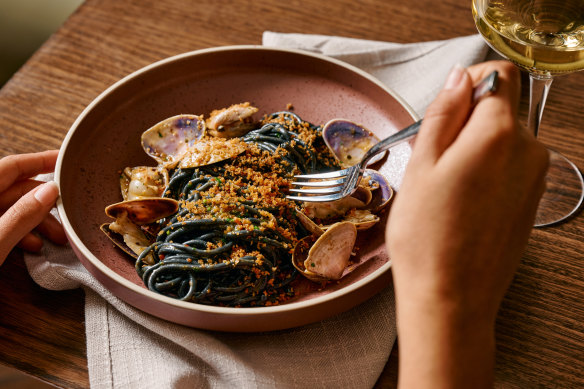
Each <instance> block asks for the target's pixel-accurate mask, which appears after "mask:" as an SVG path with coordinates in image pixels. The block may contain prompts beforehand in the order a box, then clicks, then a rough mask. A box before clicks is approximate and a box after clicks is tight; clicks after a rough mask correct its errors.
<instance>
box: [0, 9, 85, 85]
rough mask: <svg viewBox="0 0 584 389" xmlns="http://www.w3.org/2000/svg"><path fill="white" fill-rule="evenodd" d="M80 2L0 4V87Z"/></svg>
mask: <svg viewBox="0 0 584 389" xmlns="http://www.w3.org/2000/svg"><path fill="white" fill-rule="evenodd" d="M82 2H83V0H0V87H2V85H4V83H5V82H6V81H8V79H9V78H10V77H11V76H12V74H14V72H16V71H17V70H18V69H19V68H20V67H21V66H22V65H23V64H24V62H26V60H27V59H28V58H29V57H30V56H31V55H32V53H34V51H35V50H36V49H37V48H39V46H40V45H42V44H43V42H45V41H46V40H47V39H48V38H49V37H50V36H51V34H52V33H53V32H55V31H56V30H57V29H58V28H59V26H60V25H61V24H62V23H63V22H64V21H65V20H66V19H67V17H68V16H69V15H70V14H71V13H72V12H74V11H75V9H76V8H77V7H78V6H79V5H80V4H81V3H82Z"/></svg>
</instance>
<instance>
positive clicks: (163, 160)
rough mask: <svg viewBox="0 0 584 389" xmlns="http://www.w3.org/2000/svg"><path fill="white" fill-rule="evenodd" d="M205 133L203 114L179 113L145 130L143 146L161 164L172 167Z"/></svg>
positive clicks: (168, 167)
mask: <svg viewBox="0 0 584 389" xmlns="http://www.w3.org/2000/svg"><path fill="white" fill-rule="evenodd" d="M203 135H205V122H204V121H203V119H202V117H201V116H197V115H177V116H172V117H170V118H168V119H165V120H163V121H161V122H159V123H157V124H155V125H154V126H152V127H151V128H149V129H148V130H146V131H144V133H143V134H142V147H143V148H144V151H145V152H146V154H148V155H149V156H151V157H152V158H154V159H155V160H156V161H157V162H158V163H159V164H160V165H161V166H164V167H166V168H167V169H171V168H173V167H174V166H176V164H177V163H178V161H180V160H181V159H182V157H183V156H184V155H185V153H186V152H187V150H188V149H189V148H190V147H191V146H192V145H193V144H194V143H195V142H197V141H198V140H199V139H201V138H202V137H203Z"/></svg>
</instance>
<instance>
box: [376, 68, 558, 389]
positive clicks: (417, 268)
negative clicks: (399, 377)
mask: <svg viewBox="0 0 584 389" xmlns="http://www.w3.org/2000/svg"><path fill="white" fill-rule="evenodd" d="M493 70H498V71H499V76H500V85H499V89H498V91H497V92H496V93H495V94H494V95H493V96H489V97H486V98H484V99H483V100H482V101H481V102H479V103H478V105H477V106H476V107H475V108H474V109H472V107H471V93H472V85H473V83H476V82H478V81H479V80H480V79H482V78H483V77H485V76H486V75H488V74H489V73H490V72H492V71H493ZM519 91H520V89H519V77H518V71H517V70H516V67H515V66H513V65H511V64H509V63H508V62H489V63H484V64H480V65H477V66H473V67H471V68H469V69H468V72H467V71H465V70H464V69H458V70H457V69H454V70H453V73H451V76H450V77H449V80H448V81H447V82H446V84H445V88H444V89H443V90H442V91H441V92H440V94H439V95H438V97H437V99H436V100H435V101H434V103H433V104H432V105H431V106H430V107H429V108H428V110H427V112H426V115H425V117H424V122H423V125H422V128H421V129H420V133H419V134H418V136H417V139H416V141H415V145H414V147H413V151H412V157H411V160H410V163H409V165H408V167H407V170H406V173H405V176H404V180H403V183H402V186H401V189H400V192H399V193H398V195H397V196H396V199H395V202H394V204H393V206H392V209H391V213H390V216H389V221H388V228H387V230H386V231H387V233H386V241H387V245H388V250H389V254H390V257H391V259H392V269H393V275H394V285H395V291H396V301H397V311H398V312H397V314H398V339H400V372H401V369H402V357H401V352H402V342H403V343H404V345H403V350H404V352H406V353H408V352H410V351H411V353H408V356H407V357H406V358H407V360H406V361H404V369H405V370H404V376H405V377H408V376H409V375H408V374H407V373H406V371H407V366H408V365H409V366H410V367H412V366H411V363H410V362H412V363H414V365H415V364H416V363H417V364H418V366H417V367H414V368H415V369H416V370H418V378H419V377H420V375H419V373H420V371H419V367H420V361H422V360H425V358H429V357H430V355H429V354H430V353H433V357H434V359H432V358H430V360H432V361H430V362H429V365H430V367H429V370H428V371H427V373H428V374H429V377H431V376H434V379H435V373H437V372H441V374H451V375H453V376H456V375H457V374H458V375H460V374H462V373H460V371H464V369H465V367H464V364H474V365H477V364H479V365H481V368H479V369H476V367H477V366H472V367H470V369H471V370H472V369H475V370H474V371H473V372H472V373H471V374H475V378H477V376H479V375H481V374H483V375H484V374H486V375H487V376H488V374H490V373H489V372H488V371H486V370H485V367H486V369H489V366H491V367H492V361H491V362H490V361H489V359H490V358H492V353H493V350H494V344H493V328H494V322H495V317H496V314H497V311H498V308H499V305H500V302H501V300H502V298H503V295H504V294H505V291H506V290H507V288H508V286H509V284H510V282H511V280H512V277H513V274H514V272H515V270H516V268H517V266H518V263H519V260H520V257H521V254H522V252H523V250H524V248H525V246H526V244H527V240H528V238H529V234H530V231H531V228H532V226H533V221H534V218H535V212H536V209H537V205H538V202H539V198H540V197H541V194H542V193H543V190H544V186H545V184H544V176H545V171H546V169H547V164H548V155H547V151H546V149H545V148H544V147H543V146H542V145H541V144H540V143H539V142H537V140H536V139H535V138H534V136H533V135H532V134H529V133H527V131H526V130H525V129H524V128H523V127H522V126H520V125H519V124H518V121H517V110H518V101H519ZM471 110H472V112H471ZM424 348H425V350H424ZM476 348H482V350H477V349H476ZM477 352H479V353H483V354H484V355H483V356H482V359H480V357H481V356H478V355H477ZM412 355H413V356H412ZM438 355H440V356H441V358H442V361H439V362H436V359H435V357H436V356H438ZM452 355H457V357H455V362H456V363H454V365H449V363H450V362H454V361H452V360H451V358H450V360H449V358H448V357H449V356H450V357H451V356H452ZM485 355H486V356H487V360H485V359H484V356H485ZM410 357H411V358H413V359H415V360H417V362H414V361H413V360H410V359H409V358H410ZM426 361H427V362H428V360H426ZM432 363H434V365H432ZM467 367H468V366H467ZM457 370H458V371H457ZM467 371H468V369H467ZM430 372H433V373H434V374H430ZM467 374H468V373H467ZM450 378H452V376H451V377H450ZM458 378H461V377H458ZM466 378H468V377H466ZM483 378H486V380H487V381H488V377H484V376H483ZM411 383H412V382H410V384H411ZM459 383H460V382H459ZM468 384H469V382H468V381H467V382H466V386H468ZM475 384H476V382H475ZM433 385H434V387H438V386H439V385H436V381H434V384H433ZM487 385H488V384H487ZM406 386H408V385H406ZM446 386H449V387H455V386H456V385H455V384H454V383H453V382H450V383H449V384H447V385H446ZM463 386H464V385H463ZM473 387H478V386H473Z"/></svg>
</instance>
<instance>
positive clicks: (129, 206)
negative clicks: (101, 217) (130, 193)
mask: <svg viewBox="0 0 584 389" xmlns="http://www.w3.org/2000/svg"><path fill="white" fill-rule="evenodd" d="M177 210H178V201H176V200H174V199H169V198H160V197H151V198H142V199H136V200H127V201H122V202H120V203H115V204H111V205H108V206H107V207H106V208H105V214H106V215H107V216H109V217H112V218H114V219H118V218H120V217H122V216H123V215H124V214H125V215H127V217H128V219H129V220H130V221H131V222H132V223H134V224H136V225H138V226H140V225H144V224H150V223H153V222H155V221H156V220H159V219H162V218H164V217H167V216H170V215H173V214H175V213H176V211H177Z"/></svg>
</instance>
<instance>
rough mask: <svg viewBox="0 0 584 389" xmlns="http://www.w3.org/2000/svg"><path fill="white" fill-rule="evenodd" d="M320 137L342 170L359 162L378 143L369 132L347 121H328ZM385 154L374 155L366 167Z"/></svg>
mask: <svg viewBox="0 0 584 389" xmlns="http://www.w3.org/2000/svg"><path fill="white" fill-rule="evenodd" d="M322 137H323V139H324V142H325V143H326V145H327V146H328V148H329V149H330V150H331V151H332V153H333V154H334V155H335V157H336V158H337V160H338V161H339V163H340V164H341V166H342V167H343V168H346V167H349V166H353V165H355V164H356V163H358V162H359V161H361V159H362V158H363V156H364V155H365V153H366V152H367V150H369V149H370V148H371V147H372V146H373V145H375V144H376V143H378V142H379V138H378V137H377V136H375V134H373V133H372V132H371V131H369V130H368V129H366V128H365V127H363V126H362V125H360V124H357V123H355V122H352V121H350V120H347V119H332V120H330V121H328V122H327V123H326V124H325V125H324V126H323V128H322ZM386 154H387V152H385V153H380V154H378V155H376V156H375V157H373V158H372V159H371V160H370V161H369V163H368V165H371V164H374V163H375V162H378V161H380V160H381V159H383V158H384V157H385V155H386Z"/></svg>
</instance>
